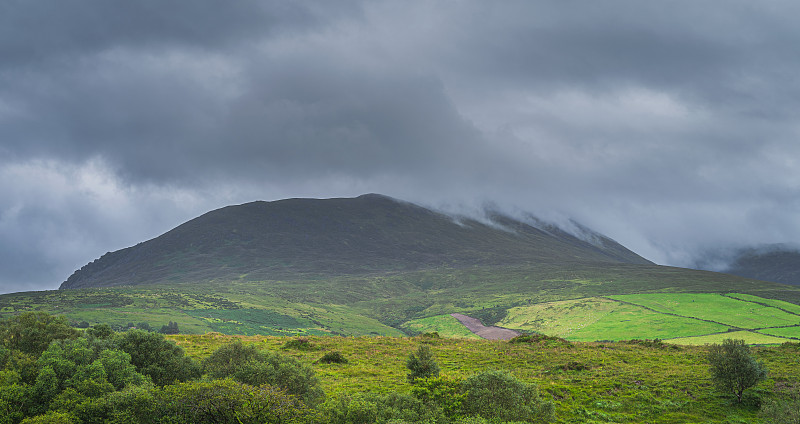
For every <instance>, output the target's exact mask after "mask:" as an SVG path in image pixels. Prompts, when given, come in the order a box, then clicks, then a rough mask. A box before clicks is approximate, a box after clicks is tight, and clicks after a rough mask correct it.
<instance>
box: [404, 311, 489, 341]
mask: <svg viewBox="0 0 800 424" xmlns="http://www.w3.org/2000/svg"><path fill="white" fill-rule="evenodd" d="M401 328H402V329H403V330H406V331H408V332H409V333H432V332H436V333H439V335H440V336H441V337H453V338H465V339H480V337H478V336H477V335H475V333H473V332H471V331H469V330H467V327H464V325H463V324H461V322H459V321H458V320H457V319H455V318H453V317H452V316H450V314H447V315H436V316H432V317H428V318H420V319H415V320H412V321H408V322H406V323H405V324H403V325H402V327H401Z"/></svg>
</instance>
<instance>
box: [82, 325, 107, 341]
mask: <svg viewBox="0 0 800 424" xmlns="http://www.w3.org/2000/svg"><path fill="white" fill-rule="evenodd" d="M86 334H88V335H90V336H92V337H96V338H98V339H107V338H109V337H111V336H113V335H114V330H112V329H111V326H110V325H108V324H97V325H95V326H94V327H92V328H88V329H86Z"/></svg>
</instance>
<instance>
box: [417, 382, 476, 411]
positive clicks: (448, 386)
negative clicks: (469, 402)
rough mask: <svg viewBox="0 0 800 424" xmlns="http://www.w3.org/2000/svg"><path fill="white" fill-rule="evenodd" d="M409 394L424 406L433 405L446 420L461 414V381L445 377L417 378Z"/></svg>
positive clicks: (462, 398)
mask: <svg viewBox="0 0 800 424" xmlns="http://www.w3.org/2000/svg"><path fill="white" fill-rule="evenodd" d="M411 394H412V395H414V397H416V398H417V399H419V400H421V401H422V402H423V403H424V404H426V405H435V406H436V407H437V408H439V409H441V410H442V413H444V415H445V416H447V417H448V418H453V417H456V416H458V415H459V414H460V413H461V402H462V401H463V400H464V393H463V391H462V387H461V380H452V379H449V378H445V377H434V378H419V379H417V381H416V382H415V383H414V387H413V388H412V389H411Z"/></svg>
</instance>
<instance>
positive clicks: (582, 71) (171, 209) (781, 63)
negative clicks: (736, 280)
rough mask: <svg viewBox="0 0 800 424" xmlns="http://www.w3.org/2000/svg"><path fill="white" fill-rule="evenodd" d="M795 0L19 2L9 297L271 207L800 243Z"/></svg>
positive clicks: (681, 257) (695, 244) (2, 72)
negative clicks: (207, 215)
mask: <svg viewBox="0 0 800 424" xmlns="http://www.w3.org/2000/svg"><path fill="white" fill-rule="evenodd" d="M798 46H800V3H799V2H796V1H793V0H787V1H769V0H762V1H758V2H754V1H750V0H747V1H738V0H725V1H720V0H718V1H699V0H688V1H669V2H665V1H649V2H645V1H641V0H630V1H613V0H604V1H594V0H586V1H573V0H552V1H533V0H530V1H527V0H526V1H502V2H495V1H468V0H458V1H456V0H447V1H438V2H435V1H428V0H421V1H409V0H402V1H329V0H322V1H319V2H315V1H237V2H226V1H216V0H207V1H200V0H195V1H183V0H180V1H178V0H175V1H170V0H137V1H121V0H120V1H110V0H85V1H78V0H76V1H71V0H51V1H46V0H41V1H29V0H5V1H3V2H0V293H2V292H13V291H22V290H40V289H55V288H57V287H58V285H59V284H60V283H61V282H62V281H64V280H65V279H66V278H67V277H68V276H69V275H70V274H71V273H72V272H73V271H74V270H76V269H77V268H80V267H81V266H82V265H84V264H86V263H87V262H90V261H91V260H93V259H95V258H97V257H99V256H101V255H102V254H103V253H105V252H107V251H113V250H117V249H121V248H124V247H127V246H130V245H133V244H136V243H138V242H140V241H144V240H147V239H150V238H153V237H155V236H157V235H159V234H161V233H163V232H165V231H167V230H169V229H171V228H173V227H175V226H177V225H179V224H180V223H182V222H184V221H186V220H188V219H190V218H193V217H195V216H197V215H200V214H202V213H204V212H206V211H208V210H211V209H215V208H218V207H222V206H225V205H229V204H236V203H244V202H248V201H253V200H276V199H281V198H287V197H350V196H357V195H359V194H363V193H367V192H376V193H382V194H386V195H390V196H393V197H397V198H401V199H405V200H409V201H413V202H417V203H421V204H424V205H430V206H437V207H445V208H449V209H450V210H455V209H458V208H465V209H468V208H476V207H479V206H480V205H482V204H483V203H484V202H493V203H495V204H497V205H499V206H500V207H502V208H506V209H508V210H514V211H521V210H527V211H531V212H534V213H537V214H540V215H542V216H544V217H548V218H549V219H563V218H564V217H573V218H575V219H576V220H577V221H579V222H581V223H583V224H584V225H587V226H589V227H591V228H593V229H595V230H597V231H600V232H602V233H604V234H606V235H608V236H610V237H612V238H614V239H616V240H617V241H619V242H621V243H623V244H624V245H626V246H627V247H629V248H631V249H632V250H634V251H636V252H637V253H639V254H641V255H643V256H645V257H647V258H648V259H650V260H653V261H655V262H657V263H661V264H670V265H687V264H690V263H691V261H692V260H693V259H694V258H696V257H697V255H699V254H700V253H702V252H704V251H706V250H707V249H715V248H720V247H729V246H740V245H749V244H761V243H781V242H783V243H791V242H795V241H798V240H800V219H798V217H799V216H798V212H800V190H799V189H800V164H799V163H798V161H799V160H800V119H798V117H800V49H798Z"/></svg>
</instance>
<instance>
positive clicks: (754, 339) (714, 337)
mask: <svg viewBox="0 0 800 424" xmlns="http://www.w3.org/2000/svg"><path fill="white" fill-rule="evenodd" d="M725 339H741V340H744V341H745V343H748V344H781V343H784V342H787V341H790V340H787V339H785V338H780V337H774V336H770V335H768V334H761V333H756V332H753V331H730V332H726V333H719V334H709V335H705V336H696V337H682V338H677V339H671V340H665V341H666V342H668V343H674V344H682V345H704V344H711V343H722V341H723V340H725Z"/></svg>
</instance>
